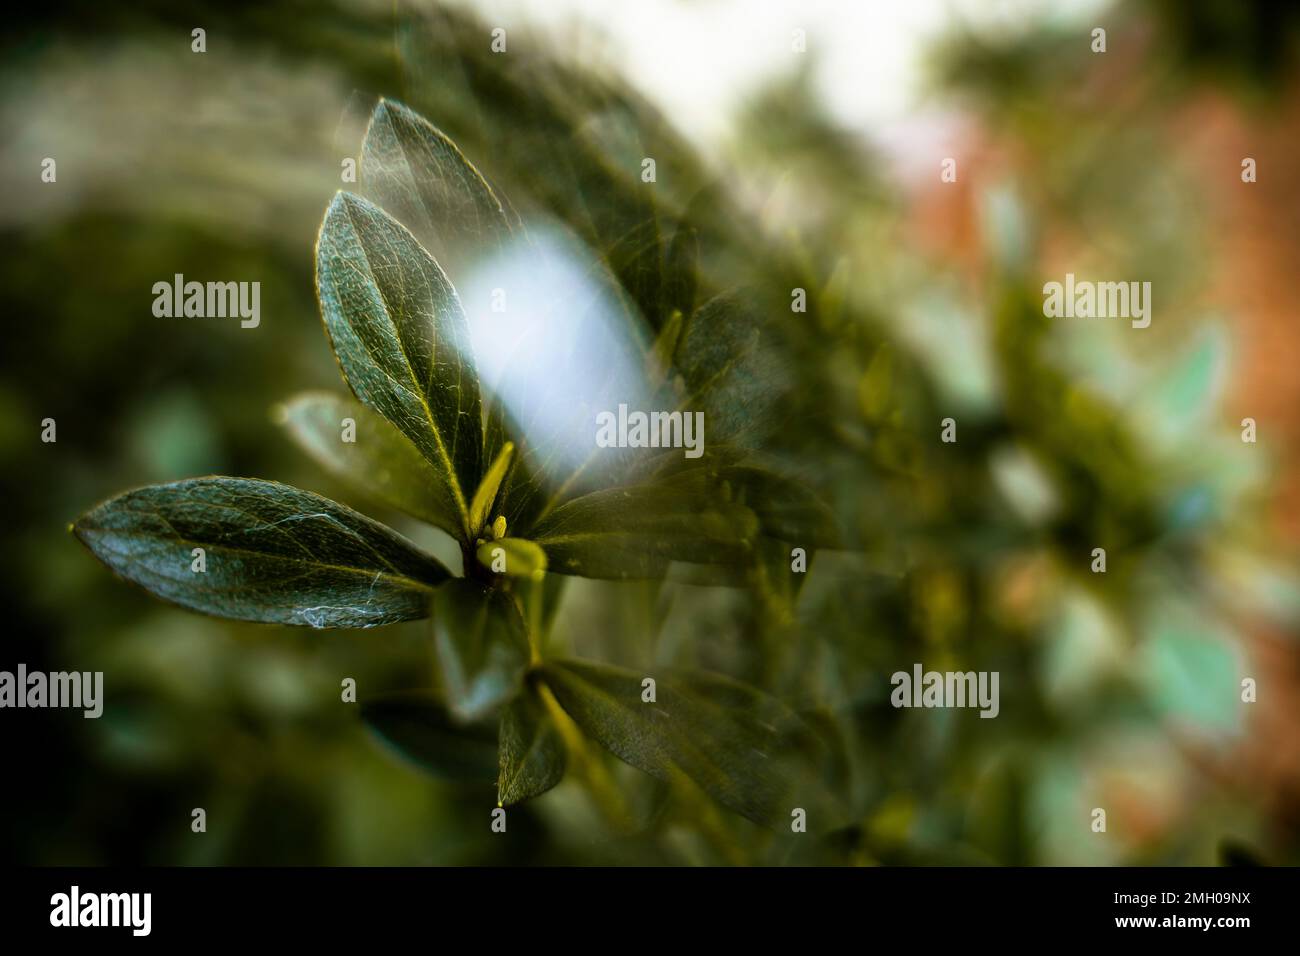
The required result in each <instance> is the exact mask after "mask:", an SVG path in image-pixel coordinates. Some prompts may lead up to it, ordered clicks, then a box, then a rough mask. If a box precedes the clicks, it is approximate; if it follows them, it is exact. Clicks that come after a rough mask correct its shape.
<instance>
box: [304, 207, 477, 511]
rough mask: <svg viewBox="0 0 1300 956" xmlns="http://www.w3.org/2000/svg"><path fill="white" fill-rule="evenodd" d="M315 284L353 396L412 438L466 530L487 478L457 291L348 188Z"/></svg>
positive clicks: (330, 221)
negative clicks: (474, 495)
mask: <svg viewBox="0 0 1300 956" xmlns="http://www.w3.org/2000/svg"><path fill="white" fill-rule="evenodd" d="M316 286H317V291H318V294H319V296H320V304H321V313H322V315H323V316H324V320H325V327H326V329H327V330H328V332H329V335H330V341H331V343H332V344H333V346H334V352H335V354H336V355H337V356H338V360H339V365H340V366H341V367H342V369H343V375H344V377H345V378H346V379H347V381H348V385H349V386H350V387H351V389H352V391H353V393H354V394H355V395H356V396H357V398H359V399H360V400H361V401H362V402H363V403H364V404H366V405H368V406H369V407H370V408H373V409H374V410H375V411H377V412H379V414H381V415H383V416H384V417H385V418H387V419H388V420H389V421H390V422H392V423H393V424H394V425H395V426H396V427H397V429H398V430H399V431H400V432H402V434H404V435H405V436H406V437H407V438H409V439H410V440H411V442H412V443H414V445H415V447H416V448H417V449H418V450H419V451H420V454H422V455H423V456H424V457H425V459H426V460H427V461H428V462H429V464H430V465H432V466H433V468H434V470H435V471H436V472H437V473H438V475H439V476H440V477H441V479H442V481H440V482H439V483H438V485H437V486H436V487H435V491H436V492H437V493H438V494H440V495H441V496H442V497H443V498H444V499H445V500H443V501H440V502H439V504H438V510H439V511H442V510H449V509H454V510H455V511H456V513H458V514H459V515H460V516H461V526H462V527H467V526H468V522H469V501H468V494H469V493H470V492H468V491H467V490H466V489H472V488H477V487H478V483H479V479H480V478H481V477H482V454H483V425H482V409H481V404H480V399H479V387H478V377H477V374H476V372H475V370H474V362H473V358H472V355H471V352H470V339H469V327H468V325H467V324H466V321H465V315H464V313H463V312H462V311H461V307H460V302H459V300H458V299H457V297H456V292H455V290H454V289H453V288H452V287H451V284H450V283H449V282H448V281H447V278H446V276H444V275H443V273H442V270H441V269H440V268H439V267H438V264H437V263H436V262H434V261H433V259H432V258H430V256H429V254H428V253H427V252H425V251H424V249H422V248H421V247H420V244H419V243H418V242H416V240H415V238H414V237H413V236H412V235H411V234H410V233H409V232H408V231H407V230H406V229H405V228H404V227H403V226H402V225H401V224H400V223H398V222H397V221H396V220H395V219H393V218H392V217H391V216H389V215H388V214H387V213H385V212H384V211H383V210H382V209H380V208H379V207H377V206H374V205H372V204H371V203H369V202H367V201H366V200H364V199H361V198H359V197H357V196H352V195H349V194H348V193H339V194H338V195H337V196H336V197H335V198H334V201H333V202H332V203H331V204H330V207H329V211H328V212H327V213H326V214H325V221H324V223H323V224H322V226H321V232H320V239H319V242H318V244H317V252H316Z"/></svg>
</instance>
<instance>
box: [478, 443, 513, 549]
mask: <svg viewBox="0 0 1300 956" xmlns="http://www.w3.org/2000/svg"><path fill="white" fill-rule="evenodd" d="M514 454H515V446H514V445H513V444H512V443H511V442H506V443H505V444H504V445H502V446H501V450H500V451H499V452H498V453H497V456H496V459H495V460H494V461H493V462H492V467H490V468H489V469H488V470H487V474H485V475H484V476H483V480H482V481H481V482H479V486H478V490H477V491H475V492H474V500H473V502H471V503H470V507H469V533H470V537H476V536H478V535H479V534H481V533H482V532H483V526H484V525H485V524H487V522H488V518H489V517H490V509H491V508H492V503H493V502H494V501H496V500H497V489H498V488H500V487H501V479H502V478H504V477H505V476H506V472H507V471H509V470H510V462H511V460H512V459H513V458H514Z"/></svg>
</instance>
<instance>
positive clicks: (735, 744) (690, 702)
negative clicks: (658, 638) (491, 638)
mask: <svg viewBox="0 0 1300 956" xmlns="http://www.w3.org/2000/svg"><path fill="white" fill-rule="evenodd" d="M541 675H542V679H543V680H544V681H545V683H546V686H547V687H549V688H550V689H551V691H552V693H554V694H555V698H556V700H557V701H559V703H560V706H561V707H563V708H564V710H565V712H566V713H567V714H568V715H569V716H570V717H572V718H573V721H574V723H576V724H577V725H578V726H579V727H580V728H581V729H582V731H583V732H584V733H586V734H587V735H588V736H590V737H591V738H592V739H594V740H596V741H597V742H598V743H599V744H600V745H601V746H603V747H605V748H606V749H607V750H609V751H610V752H612V753H613V754H615V755H616V756H618V757H619V758H621V759H622V760H625V761H627V762H628V763H630V764H631V765H632V766H634V767H637V768H638V769H640V770H644V771H645V772H646V773H648V774H650V775H651V776H654V777H658V778H659V779H661V780H667V781H671V780H673V779H674V777H675V776H676V775H678V774H682V775H684V776H686V777H688V778H689V779H690V780H692V781H694V782H695V783H696V784H697V785H698V786H699V787H700V788H701V789H702V790H704V791H705V792H706V793H708V794H709V795H710V796H712V797H713V798H714V799H715V800H717V801H718V802H719V803H721V804H723V805H724V806H726V807H729V808H730V809H732V810H734V811H736V812H737V813H739V814H741V815H742V816H744V817H746V818H748V819H750V820H753V821H754V822H756V823H761V824H764V825H775V824H777V823H778V822H780V821H784V820H788V819H790V812H791V810H792V809H793V808H794V807H795V806H797V805H798V804H796V803H794V802H793V801H794V800H795V799H796V790H797V788H796V783H797V776H798V775H797V773H796V772H795V770H794V766H793V764H792V762H791V758H792V756H793V750H792V744H793V740H794V739H795V738H797V736H798V735H799V734H800V733H801V728H800V726H799V721H798V718H797V717H796V716H795V715H794V714H792V713H791V712H790V711H789V710H787V709H786V708H785V707H784V706H783V705H781V704H780V703H779V702H778V701H776V700H775V699H773V698H771V697H768V696H767V695H765V694H763V693H761V692H760V691H758V690H756V689H754V688H752V687H747V686H746V685H744V684H740V683H737V682H736V681H732V680H728V679H727V678H724V677H720V676H717V675H712V674H704V673H693V674H685V673H680V672H671V673H663V674H654V675H643V674H639V673H636V672H634V671H629V670H623V669H621V668H614V667H607V666H605V665H600V664H593V663H589V662H585V661H573V660H567V661H551V662H548V663H546V664H544V665H543V666H542V668H541ZM646 676H653V677H654V678H655V681H656V689H655V696H656V700H655V701H654V702H653V703H647V702H645V701H643V700H642V680H643V679H644V677H646Z"/></svg>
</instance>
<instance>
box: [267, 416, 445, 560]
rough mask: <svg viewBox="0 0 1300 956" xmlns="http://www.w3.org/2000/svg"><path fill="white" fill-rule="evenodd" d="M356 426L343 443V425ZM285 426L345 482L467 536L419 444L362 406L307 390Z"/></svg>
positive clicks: (309, 452) (412, 513)
mask: <svg viewBox="0 0 1300 956" xmlns="http://www.w3.org/2000/svg"><path fill="white" fill-rule="evenodd" d="M345 418H350V419H352V420H353V421H354V422H356V440H355V441H350V442H348V441H343V438H342V434H343V429H342V422H343V420H344V419H345ZM284 426H285V428H287V429H288V431H289V434H290V435H292V436H293V439H294V441H296V442H297V443H298V444H299V445H300V446H302V448H303V450H304V451H306V452H307V454H309V455H311V456H312V458H314V459H315V460H316V461H317V462H318V463H319V464H320V465H321V466H322V467H324V468H325V469H326V470H328V471H329V472H331V473H332V474H334V475H335V476H336V477H338V478H339V479H340V480H342V481H344V482H347V483H348V484H350V485H352V486H353V487H354V488H356V489H357V490H359V491H361V492H363V493H366V494H370V495H373V496H374V497H375V498H377V499H379V500H380V501H383V502H385V503H386V504H390V505H392V506H393V507H394V508H397V509H399V510H401V511H405V512H406V513H407V514H409V515H414V516H415V517H417V518H420V519H421V520H423V521H427V522H429V523H430V524H434V525H437V526H438V527H439V528H442V529H443V530H445V531H447V532H449V533H451V534H453V535H458V534H460V533H461V531H462V528H461V521H460V515H459V514H457V513H456V511H454V510H452V509H451V508H450V507H449V504H450V503H449V502H448V501H447V500H446V498H445V496H441V495H439V494H438V493H437V492H436V490H435V489H437V488H438V486H439V483H440V480H441V479H439V477H438V474H437V472H435V471H434V470H433V468H432V466H430V465H429V463H428V462H427V461H425V459H424V458H423V456H421V455H420V453H419V452H418V451H416V449H415V446H414V445H412V444H411V442H410V441H409V440H408V439H407V438H406V436H405V435H403V434H402V433H401V432H399V431H398V430H397V429H396V428H394V427H393V426H392V425H391V424H389V422H388V420H387V419H385V418H381V417H380V416H379V415H376V414H375V413H374V412H372V411H371V410H370V409H368V408H366V407H365V406H364V405H362V404H360V403H359V402H357V401H355V400H353V399H351V398H347V397H345V396H342V395H335V394H332V393H330V392H304V393H302V394H300V395H295V396H294V397H293V398H291V399H290V400H289V401H288V402H287V403H286V405H285V409H284Z"/></svg>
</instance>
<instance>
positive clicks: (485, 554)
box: [476, 538, 546, 581]
mask: <svg viewBox="0 0 1300 956" xmlns="http://www.w3.org/2000/svg"><path fill="white" fill-rule="evenodd" d="M476 554H477V556H478V562H479V564H481V565H483V567H485V568H487V569H488V570H490V571H492V572H493V573H495V574H508V575H510V576H511V577H514V578H531V579H532V580H534V581H536V580H539V579H540V578H541V577H542V575H544V574H545V573H546V552H545V551H543V550H542V549H541V548H540V547H538V546H537V544H536V543H534V542H532V541H529V540H528V539H527V538H498V539H496V540H494V541H484V542H483V543H482V544H480V545H479V546H478V550H477V552H476Z"/></svg>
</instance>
